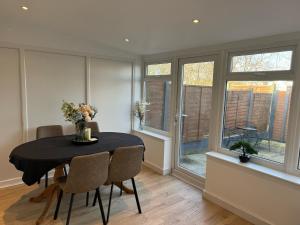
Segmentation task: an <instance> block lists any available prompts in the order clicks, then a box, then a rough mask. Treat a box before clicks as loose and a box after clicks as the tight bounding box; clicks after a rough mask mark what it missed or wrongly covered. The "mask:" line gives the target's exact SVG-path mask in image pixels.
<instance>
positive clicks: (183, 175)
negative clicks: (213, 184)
mask: <svg viewBox="0 0 300 225" xmlns="http://www.w3.org/2000/svg"><path fill="white" fill-rule="evenodd" d="M172 176H174V177H176V178H178V179H179V180H182V181H183V182H185V183H187V184H189V185H192V186H193V187H195V188H197V189H199V190H201V191H202V190H203V189H204V183H203V182H201V181H200V180H198V179H195V178H194V177H192V176H190V175H188V174H186V173H183V172H181V171H179V170H176V169H174V170H172Z"/></svg>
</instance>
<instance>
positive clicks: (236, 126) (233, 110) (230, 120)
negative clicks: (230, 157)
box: [222, 81, 293, 163]
mask: <svg viewBox="0 0 300 225" xmlns="http://www.w3.org/2000/svg"><path fill="white" fill-rule="evenodd" d="M292 86H293V82H292V81H228V82H227V88H226V102H225V114H224V127H223V141H222V146H223V147H224V148H229V147H230V146H231V145H232V144H233V143H234V142H236V141H239V140H244V141H248V142H250V143H251V144H252V145H253V146H254V148H255V149H256V150H257V151H258V157H261V158H264V159H267V160H271V161H275V162H278V163H283V162H284V155H285V145H286V138H287V130H288V129H287V128H288V118H289V111H290V100H291V93H292Z"/></svg>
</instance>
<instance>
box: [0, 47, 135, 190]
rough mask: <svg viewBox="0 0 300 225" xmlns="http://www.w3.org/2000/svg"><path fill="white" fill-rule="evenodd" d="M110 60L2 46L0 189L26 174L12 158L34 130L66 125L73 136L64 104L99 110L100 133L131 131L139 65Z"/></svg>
mask: <svg viewBox="0 0 300 225" xmlns="http://www.w3.org/2000/svg"><path fill="white" fill-rule="evenodd" d="M2 45H3V43H2ZM131 57H132V56H131ZM108 58H109V59H100V57H96V56H91V55H85V53H82V54H78V53H71V52H68V51H64V50H51V49H48V48H45V49H41V48H40V47H38V48H33V47H30V49H26V48H25V49H23V48H20V49H19V48H18V46H16V47H15V48H12V46H11V45H9V48H7V47H6V46H5V45H4V47H1V43H0V104H1V116H0V124H1V125H0V187H4V186H7V185H13V184H15V183H19V182H20V176H21V175H22V174H21V173H20V172H18V171H17V170H16V169H15V168H14V166H13V165H12V164H10V163H9V161H8V160H9V159H8V158H9V154H10V152H11V151H12V149H13V148H14V147H15V146H17V145H19V144H21V143H22V142H23V141H29V140H33V139H35V132H36V127H38V126H42V125H50V124H62V125H63V126H64V132H65V133H66V134H70V133H73V132H74V131H73V130H74V126H73V125H71V124H70V123H68V122H65V121H64V118H63V115H62V112H61V105H62V101H63V100H66V101H73V102H74V103H81V102H86V101H88V102H89V101H90V100H91V103H92V104H95V105H96V106H97V107H98V108H99V114H98V115H97V117H96V119H97V120H98V121H99V122H100V124H99V125H100V129H101V130H102V131H116V132H130V131H131V126H132V120H131V107H132V99H133V98H132V94H133V95H134V93H135V92H134V91H135V90H134V89H135V86H136V85H135V82H136V81H133V80H132V78H133V66H134V67H135V68H139V65H137V64H136V62H135V60H131V59H120V58H119V57H116V58H115V59H114V58H113V57H108ZM137 77H140V73H139V71H138V72H137ZM132 84H134V87H133V85H132ZM138 95H139V93H138Z"/></svg>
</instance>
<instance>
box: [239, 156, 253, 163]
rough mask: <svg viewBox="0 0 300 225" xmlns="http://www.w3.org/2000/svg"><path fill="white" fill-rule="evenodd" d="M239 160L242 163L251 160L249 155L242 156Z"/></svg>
mask: <svg viewBox="0 0 300 225" xmlns="http://www.w3.org/2000/svg"><path fill="white" fill-rule="evenodd" d="M239 158H240V162H241V163H246V162H249V160H250V156H248V155H240V156H239Z"/></svg>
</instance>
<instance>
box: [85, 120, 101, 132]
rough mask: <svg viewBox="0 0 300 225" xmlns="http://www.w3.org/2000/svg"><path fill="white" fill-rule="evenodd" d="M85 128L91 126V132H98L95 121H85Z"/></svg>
mask: <svg viewBox="0 0 300 225" xmlns="http://www.w3.org/2000/svg"><path fill="white" fill-rule="evenodd" d="M86 127H87V128H91V130H92V132H100V129H99V126H98V123H97V122H94V121H93V122H87V126H86Z"/></svg>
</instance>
